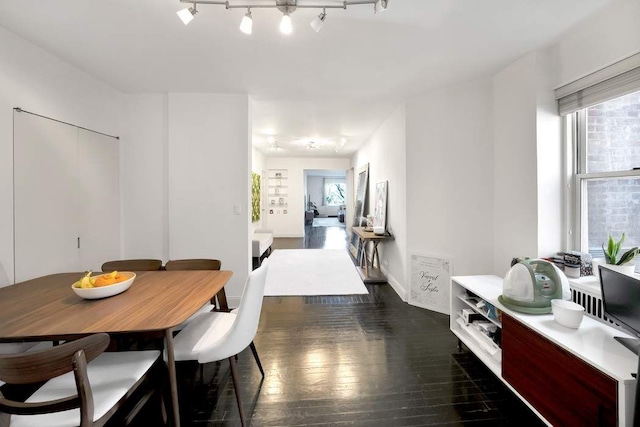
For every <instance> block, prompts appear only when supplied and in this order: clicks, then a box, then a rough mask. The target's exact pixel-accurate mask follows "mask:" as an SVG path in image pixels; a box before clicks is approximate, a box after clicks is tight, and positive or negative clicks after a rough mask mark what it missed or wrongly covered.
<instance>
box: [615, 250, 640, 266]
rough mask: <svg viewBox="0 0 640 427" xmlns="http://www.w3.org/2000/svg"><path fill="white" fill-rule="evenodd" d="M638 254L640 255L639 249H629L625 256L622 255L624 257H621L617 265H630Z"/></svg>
mask: <svg viewBox="0 0 640 427" xmlns="http://www.w3.org/2000/svg"><path fill="white" fill-rule="evenodd" d="M638 253H640V249H639V248H637V247H635V248H631V249H629V250H628V251H626V252H625V253H624V254H622V256H621V257H620V261H618V263H617V265H623V264H626V263H628V262H629V261H631V260H632V259H634V258H635V257H636V256H638Z"/></svg>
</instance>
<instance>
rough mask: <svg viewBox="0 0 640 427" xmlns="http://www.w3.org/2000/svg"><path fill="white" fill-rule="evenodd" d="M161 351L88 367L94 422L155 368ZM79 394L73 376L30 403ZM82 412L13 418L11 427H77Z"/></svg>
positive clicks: (104, 357) (109, 356)
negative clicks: (154, 365) (154, 364)
mask: <svg viewBox="0 0 640 427" xmlns="http://www.w3.org/2000/svg"><path fill="white" fill-rule="evenodd" d="M159 356H160V352H159V351H157V350H150V351H128V352H113V353H102V354H101V355H100V356H98V357H97V358H96V359H94V360H92V361H91V362H90V363H89V364H88V368H87V373H88V377H89V383H90V384H91V390H92V392H93V402H94V418H93V419H94V421H95V420H97V419H99V418H101V417H102V416H104V415H105V414H106V413H107V412H109V410H110V409H111V408H113V407H114V406H115V405H116V404H117V403H118V401H119V400H120V399H122V398H123V397H124V396H125V395H126V394H127V392H128V391H129V390H130V389H131V388H132V386H133V385H134V384H136V382H138V381H139V380H140V379H141V378H142V377H143V375H144V374H145V373H146V372H147V371H148V370H149V369H150V368H151V366H153V363H154V362H155V361H156V360H157V359H158V357H159ZM76 394H77V389H76V383H75V379H74V376H73V372H68V373H66V374H64V375H61V376H59V377H56V378H53V379H51V380H49V381H47V382H46V383H45V384H44V385H43V386H42V387H40V388H39V389H38V390H37V391H36V392H35V393H34V394H33V395H32V396H31V397H29V399H27V400H26V402H39V401H46V400H54V399H58V398H62V397H67V396H74V395H76ZM79 420H80V409H73V410H69V411H62V412H56V413H52V414H43V415H13V416H12V417H11V427H22V426H24V427H35V426H47V427H62V426H77V425H78V424H79Z"/></svg>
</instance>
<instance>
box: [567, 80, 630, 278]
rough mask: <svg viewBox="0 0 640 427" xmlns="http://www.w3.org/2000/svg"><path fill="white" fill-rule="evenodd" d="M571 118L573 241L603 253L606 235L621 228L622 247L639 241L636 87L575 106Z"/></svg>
mask: <svg viewBox="0 0 640 427" xmlns="http://www.w3.org/2000/svg"><path fill="white" fill-rule="evenodd" d="M572 120H573V123H574V124H575V125H574V126H572V127H573V129H574V137H573V138H574V147H575V151H574V156H575V172H576V173H575V187H574V188H575V194H574V197H575V201H576V202H575V207H576V209H575V210H576V214H575V223H576V224H575V227H574V229H575V230H579V232H578V233H575V236H576V241H575V242H574V243H575V245H576V246H578V247H580V248H581V250H582V251H583V252H589V253H591V254H592V255H593V256H594V257H603V256H604V255H603V251H602V244H605V246H606V242H607V240H608V236H609V235H612V236H613V237H614V239H619V238H620V236H621V235H622V233H625V234H626V240H625V242H624V244H623V252H624V251H626V250H627V249H630V248H632V247H635V246H640V92H635V93H632V94H629V95H625V96H621V97H618V98H615V99H613V100H610V101H606V102H603V103H600V104H597V105H594V106H591V107H588V108H584V109H582V110H579V111H577V112H576V113H573V115H572ZM635 262H636V265H637V266H640V260H639V259H638V258H636V259H635Z"/></svg>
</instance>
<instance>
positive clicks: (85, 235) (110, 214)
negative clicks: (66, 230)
mask: <svg viewBox="0 0 640 427" xmlns="http://www.w3.org/2000/svg"><path fill="white" fill-rule="evenodd" d="M119 152H120V149H119V140H117V139H115V138H112V137H108V136H104V135H101V134H98V133H95V132H90V131H87V130H84V129H80V130H79V137H78V159H79V164H78V169H77V170H78V172H79V175H78V177H79V179H78V186H77V191H78V193H77V195H78V198H79V204H80V206H79V209H78V212H79V213H80V223H79V236H80V267H81V269H82V270H83V271H84V270H93V271H100V267H101V266H102V264H103V263H104V262H105V261H109V260H113V259H118V258H120V256H119V254H120V192H119V162H120V160H119V158H120V157H119Z"/></svg>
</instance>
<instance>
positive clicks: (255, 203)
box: [251, 172, 260, 222]
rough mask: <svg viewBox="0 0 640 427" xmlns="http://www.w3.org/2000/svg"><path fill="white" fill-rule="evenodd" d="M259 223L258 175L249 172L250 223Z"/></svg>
mask: <svg viewBox="0 0 640 427" xmlns="http://www.w3.org/2000/svg"><path fill="white" fill-rule="evenodd" d="M257 221H260V175H258V174H257V173H255V172H251V222H257Z"/></svg>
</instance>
